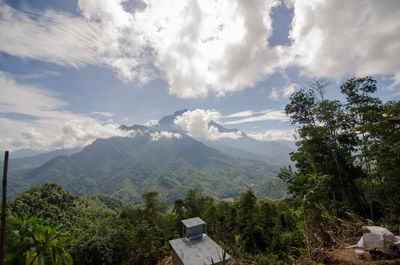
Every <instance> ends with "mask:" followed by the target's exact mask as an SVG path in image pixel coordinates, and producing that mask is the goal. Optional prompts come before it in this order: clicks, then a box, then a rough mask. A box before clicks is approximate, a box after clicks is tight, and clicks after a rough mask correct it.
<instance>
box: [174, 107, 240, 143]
mask: <svg viewBox="0 0 400 265" xmlns="http://www.w3.org/2000/svg"><path fill="white" fill-rule="evenodd" d="M221 116H222V115H221V113H219V112H218V111H216V110H202V109H196V110H193V111H186V112H185V113H183V114H182V115H180V116H178V117H176V119H175V121H174V123H175V125H177V126H178V127H179V128H181V129H182V130H184V131H186V132H187V133H188V134H189V135H190V136H192V137H194V138H199V139H207V140H218V139H221V138H232V139H237V138H240V137H242V134H241V132H239V131H238V132H220V131H219V130H218V128H217V127H216V126H212V125H211V126H210V125H209V123H210V122H211V121H214V122H217V123H218V122H219V120H220V118H221Z"/></svg>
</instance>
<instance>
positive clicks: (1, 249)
mask: <svg viewBox="0 0 400 265" xmlns="http://www.w3.org/2000/svg"><path fill="white" fill-rule="evenodd" d="M8 153H9V152H8V151H6V152H5V153H4V171H3V197H2V204H1V228H0V229H1V245H0V265H4V254H5V247H6V214H7V213H6V203H7V171H8Z"/></svg>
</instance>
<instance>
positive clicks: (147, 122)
mask: <svg viewBox="0 0 400 265" xmlns="http://www.w3.org/2000/svg"><path fill="white" fill-rule="evenodd" d="M156 125H158V120H148V121H146V122H145V123H144V126H147V127H153V126H156Z"/></svg>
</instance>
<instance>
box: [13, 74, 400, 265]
mask: <svg viewBox="0 0 400 265" xmlns="http://www.w3.org/2000/svg"><path fill="white" fill-rule="evenodd" d="M313 88H314V90H312V89H301V90H299V91H298V92H296V93H294V94H293V95H292V96H291V98H290V100H291V102H290V103H289V104H288V105H287V106H286V113H287V115H288V116H289V117H290V119H291V122H292V124H293V125H295V126H296V128H297V132H298V141H297V146H298V151H297V152H293V153H291V158H292V160H293V162H295V168H292V167H290V166H288V167H286V168H282V169H281V171H280V172H279V174H278V177H279V178H280V180H272V181H270V180H265V179H263V177H262V176H263V175H262V173H261V171H262V169H263V167H264V166H265V164H263V163H262V162H259V163H260V164H257V163H258V162H253V163H252V164H248V163H244V162H243V161H242V160H230V159H231V158H230V157H225V156H222V157H218V155H221V153H219V152H218V151H216V150H213V149H211V150H210V149H208V147H205V146H203V145H201V144H199V143H198V142H192V140H190V139H185V141H188V143H189V145H184V146H181V147H180V148H183V147H185V148H188V149H184V150H183V149H180V150H179V152H181V151H184V152H183V153H184V154H185V157H184V158H183V157H180V158H179V159H178V158H177V157H176V156H174V155H173V154H174V151H172V150H173V149H170V148H169V147H171V146H169V147H168V148H166V145H172V143H171V142H163V143H154V144H155V145H152V148H153V149H152V151H149V150H147V149H146V150H147V151H146V152H149V153H148V154H147V155H150V157H153V159H154V160H152V161H156V162H157V163H158V164H157V163H150V162H149V164H144V162H143V161H141V162H140V163H138V164H137V165H136V167H129V168H127V167H126V164H125V162H126V161H125V162H122V160H123V159H125V158H124V156H123V155H128V153H123V152H121V153H118V152H114V153H113V152H111V153H110V150H112V148H114V147H115V148H117V149H118V150H124V149H123V148H122V147H121V145H118V143H120V142H119V141H125V140H124V139H122V138H117V139H116V140H113V141H110V142H106V147H107V148H105V147H104V145H100V146H99V145H92V146H90V147H89V149H86V151H85V150H84V151H83V153H82V152H81V153H78V154H77V157H75V158H73V159H72V160H68V159H67V160H66V159H65V158H61V160H57V159H56V160H53V161H51V163H50V164H47V165H46V168H47V169H46V168H41V169H40V172H41V173H40V174H44V175H40V174H39V175H40V176H47V177H48V176H50V174H51V172H53V173H57V172H59V171H57V170H56V169H57V168H59V169H60V168H62V169H63V170H65V171H66V172H67V173H68V174H70V175H69V176H70V177H71V178H76V181H77V182H76V184H77V183H79V181H78V179H79V178H77V177H76V176H82V178H81V180H82V181H83V182H82V185H81V187H80V188H81V189H87V190H88V188H87V187H88V186H87V185H89V184H90V183H93V182H94V179H90V180H89V178H88V177H84V175H80V174H81V173H82V174H83V172H86V173H87V174H88V175H87V176H92V175H91V174H93V175H94V174H96V173H97V174H99V175H100V176H101V177H102V178H103V177H104V178H105V175H103V173H104V172H108V173H110V172H117V171H118V172H124V173H123V174H127V175H129V174H134V177H130V178H122V179H120V180H119V181H117V178H118V177H121V176H122V175H123V174H122V173H118V174H116V175H115V176H114V177H112V178H110V179H104V182H103V184H102V185H106V183H107V185H110V189H115V190H117V191H118V192H116V194H119V195H121V193H120V192H122V191H121V187H125V189H127V191H129V192H130V193H129V194H136V195H135V196H139V195H137V194H139V193H138V192H139V190H143V189H145V188H146V189H147V190H145V191H144V192H142V193H141V196H140V199H138V197H135V198H136V199H135V200H133V199H132V197H128V198H131V200H130V201H132V200H133V201H140V202H142V204H140V205H135V206H133V205H130V204H128V203H125V202H123V201H121V200H120V199H117V198H114V197H112V196H109V195H90V196H87V197H86V198H79V197H77V196H75V195H72V194H71V193H70V192H68V191H66V190H64V189H63V188H62V187H61V186H59V185H57V184H54V183H46V184H44V185H42V186H40V187H33V188H31V189H30V190H28V191H26V192H24V193H22V194H20V195H19V196H18V197H16V198H15V199H14V200H12V201H11V202H10V205H9V218H8V231H7V236H8V237H7V242H6V243H7V244H6V245H7V249H6V256H7V257H6V258H7V261H6V264H29V265H31V264H66V265H68V264H71V262H72V261H73V263H74V264H85V265H86V264H88V265H90V264H107V265H108V264H110V265H111V264H124V265H136V264H156V263H157V262H158V261H159V260H161V259H162V258H163V257H165V256H166V255H169V251H170V246H169V243H168V241H169V240H171V239H175V238H178V237H181V236H183V235H182V226H181V224H180V220H182V219H186V218H191V217H196V216H198V217H200V218H202V219H203V220H204V221H206V222H207V228H208V229H207V230H208V232H207V233H208V234H209V235H210V236H211V237H212V238H213V239H214V240H215V241H217V242H218V243H219V244H220V245H221V246H222V247H223V249H225V250H226V251H227V252H228V253H229V254H230V255H231V256H233V257H234V258H235V259H236V260H239V261H240V262H242V263H243V264H295V263H307V264H321V263H317V262H318V261H322V260H321V258H318V255H315V253H317V252H316V250H318V249H321V247H323V248H326V247H328V248H329V247H332V246H334V245H335V244H336V243H340V242H342V243H343V242H344V241H342V239H343V238H344V235H345V232H346V230H350V231H351V229H354V227H355V223H356V222H359V223H361V224H365V223H367V222H368V223H375V224H390V225H397V226H398V225H399V221H400V220H399V219H398V217H399V215H400V204H399V203H398V201H399V199H400V195H399V192H398V190H399V189H400V179H399V174H398V170H397V166H398V165H399V164H400V128H399V125H398V124H392V123H389V122H387V120H388V119H390V118H393V117H399V116H400V103H399V102H386V103H383V102H381V101H380V100H379V99H377V98H374V97H372V94H373V92H374V91H375V90H376V81H375V80H373V79H372V78H371V77H365V78H352V79H350V80H348V81H347V82H346V83H344V84H343V85H342V86H341V87H340V88H341V91H342V92H343V94H344V95H345V97H346V100H345V101H344V102H341V101H339V100H329V99H326V98H324V94H323V88H324V87H323V86H321V82H316V83H315V84H314V86H313ZM316 92H318V93H316ZM317 94H319V96H320V98H319V97H318V96H317ZM109 144H110V145H109ZM113 144H116V146H113ZM124 144H130V145H132V146H131V147H137V148H139V147H140V144H141V143H140V142H125V143H124ZM108 145H109V146H108ZM159 145H161V146H159ZM191 145H194V146H195V147H197V149H196V150H198V151H199V152H200V153H201V152H205V153H203V155H204V156H203V155H200V154H199V153H196V154H190V153H189V150H190V148H189V146H191ZM192 147H193V146H192ZM103 148H105V149H104V150H107V152H105V151H104V150H103ZM163 148H164V149H163ZM90 149H95V150H94V151H93V150H90ZM102 150H103V151H104V152H103V151H102ZM154 150H156V151H157V152H154ZM160 150H164V151H165V152H168V154H169V155H170V156H171V157H172V158H171V157H170V159H172V160H174V161H173V162H171V161H169V162H166V160H165V159H164V158H163V159H164V160H163V159H161V156H160V154H158V152H160ZM142 151H144V149H142ZM175 151H176V150H175ZM179 152H177V153H179ZM206 153H207V155H208V156H211V157H213V158H212V159H209V158H206ZM89 154H90V155H89ZM116 154H120V155H121V156H119V159H118V160H112V161H117V162H115V163H116V164H113V163H114V162H113V163H111V162H110V161H111V160H109V159H108V158H102V159H103V160H91V157H92V156H94V155H98V156H99V157H101V156H102V155H104V156H107V155H109V156H110V157H115V156H116ZM129 154H131V155H132V153H129ZM74 159H76V161H80V162H82V163H81V164H79V163H78V165H74V168H72V164H71V163H72V162H73V161H75V160H74ZM135 159H136V158H135ZM135 159H134V160H129V159H128V161H138V160H135ZM60 161H61V162H60ZM90 161H91V162H93V161H102V162H101V163H100V164H101V166H100V165H98V166H97V167H96V170H94V171H92V169H90V168H87V167H86V166H84V165H85V163H87V162H90ZM234 162H237V164H235V163H234ZM163 163H165V164H163ZM156 164H157V166H155V165H156ZM160 165H162V166H160ZM182 165H183V166H182ZM216 165H217V166H216ZM222 165H224V166H222ZM119 166H121V167H125V168H123V171H119V170H121V169H118V167H119ZM230 167H232V168H231V169H230ZM117 169H118V170H117ZM134 170H136V171H135V173H133V172H134ZM78 171H79V172H81V173H79V174H78V175H76V172H78ZM38 172H39V171H38ZM73 172H75V173H74V174H75V175H74V174H72V173H73ZM165 172H169V173H168V174H167V173H165ZM205 172H206V173H205ZM57 174H59V173H57ZM104 174H105V173H104ZM148 174H149V175H148ZM124 176H125V175H124ZM147 176H148V178H147ZM213 176H214V177H213ZM215 176H220V179H219V180H217V179H216V178H215ZM58 177H59V176H55V178H56V179H57V178H58ZM155 179H156V180H157V181H156V182H154V183H152V181H155ZM228 180H229V181H230V182H232V183H234V184H231V185H230V186H229V182H228ZM246 181H247V182H248V183H247V184H246V185H247V186H248V187H251V186H252V185H250V184H254V183H262V185H258V186H257V185H256V187H255V190H254V192H253V191H252V190H251V189H247V190H244V191H243V189H237V185H239V183H246ZM120 182H122V184H121V187H115V185H117V183H120ZM189 182H192V183H195V184H196V185H197V187H199V190H198V191H197V190H195V189H189V190H185V191H182V190H181V191H178V190H179V189H180V188H181V187H182V186H181V185H186V184H187V183H189ZM155 183H156V184H155ZM178 183H180V184H179V185H178ZM128 184H129V185H128ZM141 184H143V185H144V187H145V188H143V187H141V188H134V187H136V186H137V187H139V186H140V185H141ZM113 185H114V186H113ZM135 185H136V186H135ZM159 185H161V186H162V188H161V186H159ZM224 185H225V186H224ZM188 186H189V187H191V186H190V185H188ZM85 187H86V188H85ZM96 187H97V188H99V190H102V188H104V187H102V188H100V187H99V186H96ZM211 187H213V188H214V191H215V188H217V189H218V188H221V189H223V188H226V189H227V192H226V195H227V196H226V197H234V198H233V199H231V200H229V201H228V200H217V199H216V198H215V197H216V196H211V195H214V193H212V192H210V194H208V191H213V189H212V188H211ZM285 187H287V189H288V192H289V193H290V196H288V197H287V198H286V199H284V200H280V201H271V200H268V199H265V197H267V195H266V194H267V193H268V194H276V197H279V196H286V194H284V193H282V192H281V190H282V188H285ZM152 188H156V189H157V190H158V189H160V190H161V192H160V193H159V192H156V191H152V190H154V189H152ZM236 189H237V190H236ZM233 190H234V191H235V192H232V191H233ZM165 191H168V192H175V193H176V194H173V195H171V194H168V193H165ZM183 192H184V193H183ZM239 192H241V193H240V195H239V196H228V195H232V194H237V193H239ZM182 193H183V194H182ZM126 194H128V193H125V195H126ZM125 195H123V196H120V197H122V198H125V197H124V196H125ZM159 195H162V196H159ZM181 195H182V196H181ZM274 196H275V195H274ZM257 197H258V198H257ZM171 200H173V201H174V203H172V204H169V205H168V204H167V203H166V202H170V201H171ZM171 205H172V206H171ZM60 224H62V226H61V225H60Z"/></svg>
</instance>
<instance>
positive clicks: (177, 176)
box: [9, 127, 279, 203]
mask: <svg viewBox="0 0 400 265" xmlns="http://www.w3.org/2000/svg"><path fill="white" fill-rule="evenodd" d="M127 128H129V127H127ZM136 129H137V128H136ZM142 129H143V128H142ZM131 130H134V128H131ZM135 132H136V134H135V135H136V136H135V137H115V138H110V139H97V140H96V141H95V142H93V143H92V144H90V145H88V146H87V147H85V148H84V149H83V150H82V151H80V152H78V153H76V154H73V155H71V156H59V157H56V158H54V159H52V160H50V161H48V162H47V163H45V164H44V165H42V166H40V167H38V168H36V169H33V170H29V171H26V172H23V174H20V175H12V176H10V180H9V182H10V186H11V187H12V188H11V189H10V193H11V194H10V196H11V197H12V196H16V195H17V194H18V193H19V192H21V191H22V190H21V189H22V188H23V189H24V190H25V189H26V188H27V187H31V186H36V185H41V184H43V183H45V182H55V183H57V184H60V185H62V186H63V187H65V188H66V189H68V190H70V191H71V192H72V193H73V194H75V195H78V196H85V195H88V194H108V195H113V196H115V197H117V198H120V199H122V200H124V201H127V202H130V203H140V202H142V198H141V195H142V194H143V192H146V191H150V190H155V191H158V192H159V193H160V199H161V200H162V201H166V202H169V203H173V202H174V201H175V200H176V199H178V198H182V197H184V195H185V193H186V192H187V191H188V190H189V189H190V188H195V189H197V190H198V191H199V192H200V193H202V194H207V195H211V196H214V197H219V198H227V197H233V196H238V195H239V194H240V193H241V192H242V191H244V190H245V189H247V188H248V187H250V186H251V185H257V184H258V183H261V182H263V181H265V180H268V179H271V178H272V177H274V176H275V175H276V174H277V172H278V170H279V168H278V167H276V166H273V165H270V164H267V163H265V162H263V161H257V160H243V159H239V158H236V157H233V156H230V155H227V154H225V153H223V152H221V151H220V150H218V149H214V148H211V147H209V146H207V145H204V144H203V143H201V142H199V141H197V140H195V139H193V138H191V137H189V136H187V135H184V134H178V133H171V132H165V131H154V130H135ZM21 183H24V185H22V186H21ZM18 185H20V186H21V187H19V186H18Z"/></svg>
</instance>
